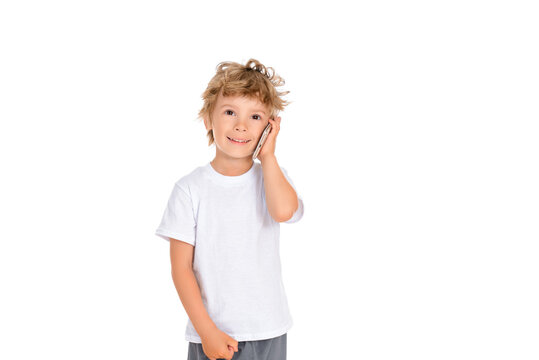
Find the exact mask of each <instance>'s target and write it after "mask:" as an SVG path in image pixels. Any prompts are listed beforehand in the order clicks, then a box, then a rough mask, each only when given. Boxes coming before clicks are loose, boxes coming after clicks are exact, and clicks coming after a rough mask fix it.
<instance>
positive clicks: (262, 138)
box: [253, 123, 271, 160]
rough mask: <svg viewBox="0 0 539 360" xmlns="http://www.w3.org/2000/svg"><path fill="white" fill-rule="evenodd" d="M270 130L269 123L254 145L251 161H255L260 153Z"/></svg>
mask: <svg viewBox="0 0 539 360" xmlns="http://www.w3.org/2000/svg"><path fill="white" fill-rule="evenodd" d="M270 130H271V123H269V124H268V125H267V126H266V128H265V129H264V131H263V132H262V136H261V137H260V140H259V141H258V144H257V145H256V149H255V152H254V153H253V160H255V159H256V157H257V156H258V154H259V153H260V149H262V145H264V142H265V141H266V139H267V137H268V134H269V132H270Z"/></svg>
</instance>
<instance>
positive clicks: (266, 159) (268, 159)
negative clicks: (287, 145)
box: [260, 154, 277, 164]
mask: <svg viewBox="0 0 539 360" xmlns="http://www.w3.org/2000/svg"><path fill="white" fill-rule="evenodd" d="M274 160H277V158H276V157H275V154H270V155H265V156H264V157H261V158H260V163H261V164H264V163H265V162H266V163H267V162H271V161H274Z"/></svg>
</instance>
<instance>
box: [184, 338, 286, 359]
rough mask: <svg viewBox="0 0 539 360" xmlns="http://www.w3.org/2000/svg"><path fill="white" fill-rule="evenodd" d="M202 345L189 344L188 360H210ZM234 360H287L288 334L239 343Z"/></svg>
mask: <svg viewBox="0 0 539 360" xmlns="http://www.w3.org/2000/svg"><path fill="white" fill-rule="evenodd" d="M208 359H209V358H208V357H207V356H206V354H204V350H202V344H198V343H192V342H189V352H188V355H187V360H208ZM232 360H286V334H283V335H281V336H277V337H274V338H271V339H264V340H253V341H238V351H237V352H234V357H232Z"/></svg>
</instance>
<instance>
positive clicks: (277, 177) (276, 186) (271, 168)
mask: <svg viewBox="0 0 539 360" xmlns="http://www.w3.org/2000/svg"><path fill="white" fill-rule="evenodd" d="M261 165H262V173H263V174H264V189H265V191H266V205H267V207H268V211H269V213H270V215H271V217H272V218H273V219H274V220H275V221H277V222H284V221H288V220H289V219H290V218H292V216H293V215H294V213H295V212H296V210H297V209H298V205H299V204H298V195H297V194H296V191H295V190H294V188H293V187H292V185H290V184H289V183H288V180H286V178H285V176H284V174H283V172H282V171H281V168H280V167H279V164H278V163H277V158H276V157H275V155H271V156H266V157H264V158H263V160H261Z"/></svg>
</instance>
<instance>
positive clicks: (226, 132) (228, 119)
mask: <svg viewBox="0 0 539 360" xmlns="http://www.w3.org/2000/svg"><path fill="white" fill-rule="evenodd" d="M212 118H213V137H214V140H215V146H216V148H217V151H218V152H219V151H220V152H221V154H220V155H226V156H227V157H233V158H247V157H250V156H252V155H253V153H254V151H255V148H256V145H257V143H258V139H260V136H261V135H262V132H263V131H264V128H265V127H266V125H267V124H268V123H269V120H268V119H269V111H268V109H267V107H266V106H265V105H264V104H263V103H261V102H260V101H259V100H258V99H252V98H248V97H243V96H239V95H238V96H227V97H223V96H222V95H221V94H219V97H218V98H217V103H216V106H215V109H214V111H213V114H212ZM204 124H205V125H206V130H209V129H211V128H212V126H211V125H210V124H209V121H208V120H207V119H205V120H204ZM229 138H233V139H236V140H249V141H248V142H247V143H242V144H239V143H236V142H233V141H232V140H230V139H229Z"/></svg>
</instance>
